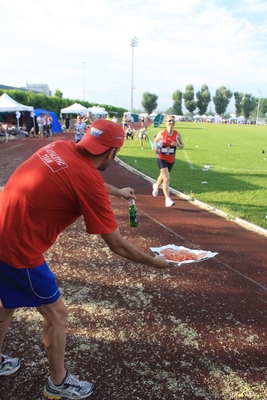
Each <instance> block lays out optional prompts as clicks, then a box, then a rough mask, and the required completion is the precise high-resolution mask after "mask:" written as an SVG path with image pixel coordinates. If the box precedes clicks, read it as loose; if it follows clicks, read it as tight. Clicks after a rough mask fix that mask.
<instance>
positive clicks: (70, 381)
mask: <svg viewBox="0 0 267 400" xmlns="http://www.w3.org/2000/svg"><path fill="white" fill-rule="evenodd" d="M94 390H95V385H94V384H93V383H90V382H86V381H80V380H79V379H78V378H77V376H74V375H72V374H71V373H70V372H69V371H68V372H67V375H66V377H65V379H64V381H63V382H62V384H61V385H60V386H56V385H54V383H53V382H52V380H51V378H50V377H49V378H48V379H47V382H46V385H45V387H44V390H43V394H44V396H45V397H46V398H48V399H61V397H65V398H66V399H85V398H87V397H89V396H91V394H93V392H94Z"/></svg>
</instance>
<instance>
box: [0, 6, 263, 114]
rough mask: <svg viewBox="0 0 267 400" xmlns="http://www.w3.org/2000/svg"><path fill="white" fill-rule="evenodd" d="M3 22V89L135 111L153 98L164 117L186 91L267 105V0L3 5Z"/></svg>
mask: <svg viewBox="0 0 267 400" xmlns="http://www.w3.org/2000/svg"><path fill="white" fill-rule="evenodd" d="M0 16H1V24H0V32H1V63H0V84H2V85H9V86H15V87H25V86H26V82H28V83H29V84H36V83H39V84H40V83H44V84H48V85H49V87H50V90H51V91H52V93H54V92H55V90H56V89H59V90H60V91H61V92H62V93H63V97H64V98H69V99H73V100H86V101H88V102H90V103H95V104H109V105H113V106H116V107H123V108H126V109H128V110H130V107H131V104H132V105H133V108H134V109H140V110H143V108H142V105H141V102H142V96H143V93H144V92H146V91H148V92H150V93H153V94H156V95H157V96H158V101H157V102H158V108H157V110H158V111H165V110H166V109H167V108H169V107H171V106H172V104H173V100H172V95H173V93H174V92H175V91H176V90H180V91H182V92H184V91H185V88H186V86H187V85H188V84H192V85H193V86H194V90H195V93H196V92H197V91H198V90H200V89H201V86H202V85H203V84H206V85H208V87H209V90H210V93H211V96H214V95H215V92H216V90H217V89H218V88H219V87H220V86H222V85H224V86H226V88H227V89H230V90H231V91H232V92H235V91H238V92H244V93H250V94H252V95H253V96H255V97H265V98H266V97H267V1H266V0H242V1H241V0H235V1H232V0H231V1H228V0H226V1H222V0H186V1H185V0H97V1H94V0H76V1H75V2H74V3H72V2H62V1H61V0H53V1H52V0H38V1H36V0H24V1H20V0H5V1H2V2H1V3H0ZM135 37H136V38H138V46H136V47H132V46H131V42H132V40H133V38H135ZM132 83H133V85H134V89H133V90H132ZM132 94H133V96H132ZM211 107H212V105H211ZM229 107H232V109H233V110H229V111H234V103H233V101H231V103H230V105H229ZM229 107H228V109H229ZM208 111H209V110H208Z"/></svg>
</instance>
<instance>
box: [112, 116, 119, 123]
mask: <svg viewBox="0 0 267 400" xmlns="http://www.w3.org/2000/svg"><path fill="white" fill-rule="evenodd" d="M112 122H114V123H115V124H117V123H118V119H117V118H116V116H115V115H114V116H113V117H112Z"/></svg>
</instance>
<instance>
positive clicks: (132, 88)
mask: <svg viewBox="0 0 267 400" xmlns="http://www.w3.org/2000/svg"><path fill="white" fill-rule="evenodd" d="M138 44H139V39H138V38H137V37H134V38H133V39H132V41H131V46H132V83H131V110H130V111H131V113H132V112H133V90H134V83H133V65H134V48H135V47H137V46H138Z"/></svg>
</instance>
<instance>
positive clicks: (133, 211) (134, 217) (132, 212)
mask: <svg viewBox="0 0 267 400" xmlns="http://www.w3.org/2000/svg"><path fill="white" fill-rule="evenodd" d="M129 217H130V226H132V227H134V226H138V211H137V207H136V205H135V201H134V200H133V199H131V200H130V206H129Z"/></svg>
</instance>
